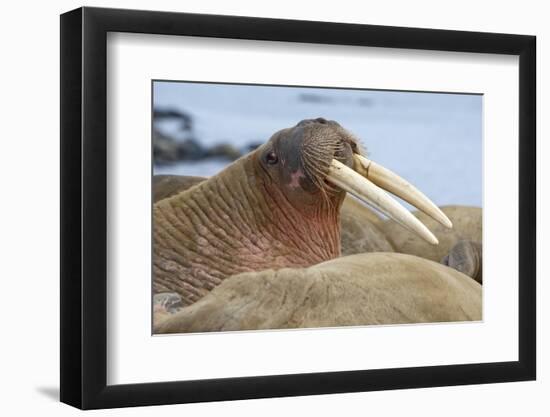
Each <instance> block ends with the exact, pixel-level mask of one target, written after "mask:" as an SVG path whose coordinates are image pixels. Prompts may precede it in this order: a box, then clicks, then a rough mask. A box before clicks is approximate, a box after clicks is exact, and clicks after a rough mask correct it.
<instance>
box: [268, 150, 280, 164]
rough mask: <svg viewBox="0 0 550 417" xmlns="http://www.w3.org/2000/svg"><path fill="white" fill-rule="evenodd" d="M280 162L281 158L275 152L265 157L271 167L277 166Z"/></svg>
mask: <svg viewBox="0 0 550 417" xmlns="http://www.w3.org/2000/svg"><path fill="white" fill-rule="evenodd" d="M278 161H279V158H278V157H277V154H276V153H275V152H273V151H271V152H269V153H268V154H267V155H266V156H265V162H267V163H268V164H269V165H275V164H276V163H277V162H278Z"/></svg>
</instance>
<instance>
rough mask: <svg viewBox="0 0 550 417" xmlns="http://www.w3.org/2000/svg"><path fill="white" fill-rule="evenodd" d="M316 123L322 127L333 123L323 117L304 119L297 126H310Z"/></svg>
mask: <svg viewBox="0 0 550 417" xmlns="http://www.w3.org/2000/svg"><path fill="white" fill-rule="evenodd" d="M316 123H320V124H322V125H328V124H334V123H335V122H332V121H330V120H327V119H325V118H323V117H318V118H316V119H304V120H302V121H300V122H298V124H297V126H306V125H312V124H316ZM336 124H337V123H336Z"/></svg>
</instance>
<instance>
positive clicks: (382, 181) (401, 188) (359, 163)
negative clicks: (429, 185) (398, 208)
mask: <svg viewBox="0 0 550 417" xmlns="http://www.w3.org/2000/svg"><path fill="white" fill-rule="evenodd" d="M353 158H354V169H355V171H357V172H358V173H359V174H361V175H363V176H364V177H365V178H368V179H369V180H370V181H372V182H373V183H375V184H376V185H378V186H379V187H380V188H383V189H384V190H386V191H389V192H390V193H392V194H394V195H396V196H397V197H400V198H402V199H403V200H405V201H406V202H408V203H410V204H411V205H413V206H415V207H416V208H417V209H419V210H420V211H423V212H424V213H426V214H427V215H428V216H430V217H431V218H432V219H434V220H435V221H437V222H439V223H441V224H442V225H443V226H445V227H447V228H449V229H452V228H453V224H452V223H451V221H450V220H449V218H448V217H447V216H445V214H444V213H443V212H442V211H441V210H440V209H439V207H437V206H436V205H435V204H434V203H433V202H432V201H431V200H430V199H429V198H428V197H426V195H424V193H422V192H421V191H420V190H419V189H418V188H416V187H415V186H414V185H412V184H411V183H410V182H408V181H407V180H405V179H404V178H401V177H400V176H399V175H397V174H396V173H395V172H392V171H390V170H389V169H387V168H384V167H383V166H381V165H378V164H377V163H376V162H373V161H370V160H369V159H367V158H365V157H364V156H362V155H358V154H354V155H353Z"/></svg>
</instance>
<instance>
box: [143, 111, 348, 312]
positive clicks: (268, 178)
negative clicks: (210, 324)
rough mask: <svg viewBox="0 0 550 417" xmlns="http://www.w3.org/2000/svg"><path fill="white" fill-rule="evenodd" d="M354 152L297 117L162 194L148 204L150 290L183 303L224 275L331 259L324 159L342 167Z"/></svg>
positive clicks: (331, 197)
mask: <svg viewBox="0 0 550 417" xmlns="http://www.w3.org/2000/svg"><path fill="white" fill-rule="evenodd" d="M356 148H357V143H356V141H355V139H354V138H353V136H352V135H351V134H349V133H348V132H347V131H346V130H344V129H343V128H342V127H341V126H340V125H338V124H337V123H336V122H330V121H326V120H324V119H315V120H304V121H302V122H300V123H298V124H297V125H296V126H295V127H293V128H289V129H284V130H281V131H279V132H277V133H276V134H275V135H273V137H272V138H271V139H270V140H269V141H268V142H267V143H265V144H264V145H262V146H261V147H260V148H258V149H257V150H256V151H254V152H252V153H250V154H248V155H245V156H244V157H242V158H241V159H239V160H238V161H236V162H234V163H233V164H231V165H230V166H228V167H227V168H226V169H225V170H223V171H222V172H221V173H219V174H218V175H216V176H214V177H212V178H209V179H207V180H205V181H203V182H200V183H198V184H197V185H195V186H192V187H191V188H189V189H187V190H185V191H182V192H179V193H174V192H173V191H169V192H167V193H166V195H170V194H171V195H170V196H169V197H167V198H163V199H161V200H159V201H157V202H156V203H155V204H154V208H153V226H154V241H153V251H154V256H153V273H154V279H153V287H154V292H155V293H160V292H176V293H178V294H179V295H180V296H181V298H182V300H183V303H184V304H185V305H189V304H191V303H194V302H196V301H197V300H199V299H201V298H202V297H204V296H205V295H206V294H207V293H208V292H210V291H211V290H212V289H213V288H215V287H216V286H217V285H219V284H221V283H222V282H223V280H224V279H226V278H227V277H229V276H232V275H236V274H239V273H242V272H251V271H261V270H264V269H268V268H283V267H307V266H311V265H315V264H318V263H320V262H323V261H326V260H329V259H333V258H336V257H338V256H339V255H340V221H339V210H340V206H341V204H342V201H343V199H344V196H345V193H344V192H343V191H342V190H340V189H337V188H335V187H331V186H329V185H328V184H327V183H326V182H325V177H326V174H327V172H328V169H329V165H330V163H331V161H332V160H333V159H336V160H338V161H340V162H342V163H343V164H345V165H348V166H351V165H352V164H353V162H352V152H354V151H355V150H356ZM161 180H162V179H159V181H161ZM164 181H167V180H166V179H164ZM168 184H169V186H168V185H166V186H165V187H166V188H172V186H174V188H177V185H174V184H173V183H170V181H168ZM155 193H156V192H155ZM159 195H160V194H159Z"/></svg>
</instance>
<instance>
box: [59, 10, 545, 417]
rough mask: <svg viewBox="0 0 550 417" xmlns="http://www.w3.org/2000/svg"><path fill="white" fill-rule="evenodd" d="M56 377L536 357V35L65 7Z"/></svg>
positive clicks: (462, 375)
mask: <svg viewBox="0 0 550 417" xmlns="http://www.w3.org/2000/svg"><path fill="white" fill-rule="evenodd" d="M61 101H62V104H61V115H62V120H61V164H62V166H61V191H62V204H61V207H62V212H61V238H62V239H61V240H62V241H61V245H62V247H61V257H62V259H61V265H62V270H61V400H62V401H63V402H65V403H68V404H71V405H73V406H76V407H79V408H84V409H89V408H109V407H123V406H137V405H154V404H171V403H185V402H199V401H216V400H231V399H246V398H262V397H275V396H295V395H312V394H323V393H339V392H352V391H368V390H385V389H399V388H415V387H432V386H443V385H460V384H479V383H492V382H504V381H520V380H530V379H534V378H535V374H536V372H535V369H536V352H535V344H536V343H535V341H536V339H535V338H536V335H535V328H536V317H535V279H536V276H535V247H536V238H535V230H536V225H535V217H536V216H535V214H536V213H535V210H536V209H535V207H536V204H535V201H536V192H535V159H536V158H535V152H536V150H535V149H536V148H535V102H536V100H535V38H534V37H532V36H525V35H508V34H492V33H474V32H458V31H445V30H430V29H415V28H397V27H383V26H371V25H355V24H340V23H327V22H311V21H291V20H276V19H264V18H251V17H236V16H215V15H197V14H185V13H167V12H150V11H135V10H115V9H98V8H81V9H77V10H74V11H71V12H68V13H66V14H64V15H62V16H61Z"/></svg>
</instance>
